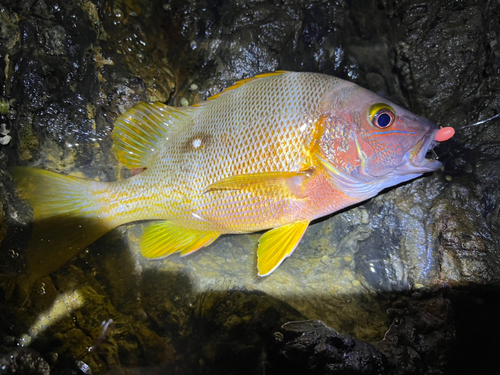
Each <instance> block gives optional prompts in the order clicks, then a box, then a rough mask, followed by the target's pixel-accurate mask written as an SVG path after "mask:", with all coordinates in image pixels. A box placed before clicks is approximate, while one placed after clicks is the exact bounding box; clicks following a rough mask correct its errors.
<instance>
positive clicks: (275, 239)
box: [257, 221, 309, 276]
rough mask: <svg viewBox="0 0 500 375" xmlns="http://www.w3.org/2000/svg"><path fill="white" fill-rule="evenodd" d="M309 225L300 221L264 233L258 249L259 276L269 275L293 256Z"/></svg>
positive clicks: (307, 222)
mask: <svg viewBox="0 0 500 375" xmlns="http://www.w3.org/2000/svg"><path fill="white" fill-rule="evenodd" d="M308 225H309V221H298V222H295V223H291V224H287V225H283V226H281V227H279V228H275V229H272V230H270V231H268V232H266V233H264V234H263V235H262V237H260V239H259V247H258V249H257V269H258V273H257V274H258V275H259V276H267V275H269V274H270V273H271V272H273V271H274V270H275V269H276V268H277V267H278V266H279V265H280V264H281V262H283V261H284V260H285V258H287V257H289V256H290V255H292V253H293V251H294V250H295V248H296V247H297V245H298V243H299V242H300V240H301V239H302V236H303V235H304V233H305V231H306V229H307V226H308Z"/></svg>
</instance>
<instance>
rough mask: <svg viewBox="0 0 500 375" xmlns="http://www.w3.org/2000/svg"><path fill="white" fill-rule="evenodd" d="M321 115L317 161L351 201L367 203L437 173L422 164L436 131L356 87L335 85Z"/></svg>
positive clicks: (432, 163) (434, 164) (429, 162)
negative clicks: (387, 190) (353, 198)
mask: <svg viewBox="0 0 500 375" xmlns="http://www.w3.org/2000/svg"><path fill="white" fill-rule="evenodd" d="M321 113H322V117H321V125H322V132H321V138H320V141H319V155H320V156H319V158H320V161H321V163H322V164H323V165H324V166H325V167H326V169H327V171H328V172H329V173H330V175H331V176H332V178H333V179H334V183H335V184H336V185H337V186H338V187H340V188H342V189H343V190H344V191H345V192H346V193H347V194H349V195H351V196H359V197H361V198H367V197H370V196H373V195H375V194H377V193H378V192H379V191H380V190H382V189H384V188H386V187H389V186H394V185H397V184H399V183H402V182H404V181H408V180H411V179H413V178H416V177H418V176H420V175H421V174H423V173H426V172H431V171H435V170H437V169H439V168H440V167H441V163H440V162H439V161H437V160H433V159H429V158H426V154H427V152H428V151H430V150H431V149H432V148H433V147H434V146H435V145H436V144H437V143H438V142H437V141H436V134H437V133H438V131H439V128H438V127H437V126H436V125H435V124H434V123H433V122H431V121H430V120H428V119H426V118H424V117H420V116H417V115H415V114H413V113H411V112H410V111H408V110H406V109H404V108H402V107H400V106H398V105H396V104H394V103H392V102H391V101H389V100H387V99H385V98H382V97H381V96H379V95H377V94H375V93H373V92H371V91H368V90H366V89H364V88H362V87H360V86H357V85H355V84H353V83H350V82H345V81H344V82H342V83H341V84H339V87H337V88H335V89H333V90H331V91H330V92H329V93H327V94H326V95H325V97H324V98H323V100H322V102H321Z"/></svg>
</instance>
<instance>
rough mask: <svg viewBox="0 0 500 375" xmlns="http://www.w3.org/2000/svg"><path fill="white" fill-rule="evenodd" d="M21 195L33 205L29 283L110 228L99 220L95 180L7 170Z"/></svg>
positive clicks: (43, 171)
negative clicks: (94, 191) (93, 198)
mask: <svg viewBox="0 0 500 375" xmlns="http://www.w3.org/2000/svg"><path fill="white" fill-rule="evenodd" d="M9 172H10V174H11V176H12V179H13V180H14V182H15V183H16V185H17V188H18V190H19V192H20V196H21V197H22V198H24V199H26V200H27V201H28V203H29V204H30V206H31V207H32V208H33V223H34V225H33V233H32V236H31V239H30V242H29V245H28V249H27V251H26V265H27V270H26V273H27V279H28V283H29V282H32V281H35V280H36V279H38V278H40V277H43V276H46V275H48V274H50V273H52V272H54V271H55V270H57V269H58V268H59V267H61V266H62V265H63V264H64V263H66V262H67V261H68V260H70V259H71V258H72V257H73V256H75V255H76V254H77V253H78V252H79V251H80V250H83V249H84V248H85V247H86V246H88V245H89V244H91V243H92V242H94V241H95V240H96V239H98V238H99V237H101V236H102V235H103V234H105V233H106V232H108V231H109V230H111V229H112V226H110V225H109V224H107V223H106V222H103V221H102V220H100V219H99V215H98V211H97V208H96V207H95V205H94V203H93V200H92V185H93V184H97V182H94V181H85V180H82V179H79V178H75V177H71V176H65V175H61V174H58V173H54V172H49V171H45V170H42V169H35V168H27V167H14V168H11V169H10V170H9Z"/></svg>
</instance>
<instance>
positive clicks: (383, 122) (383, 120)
mask: <svg viewBox="0 0 500 375" xmlns="http://www.w3.org/2000/svg"><path fill="white" fill-rule="evenodd" d="M390 123H391V116H389V115H388V114H387V113H382V114H380V115H379V116H378V117H377V125H378V126H380V127H381V128H385V127H386V126H387V125H389V124H390Z"/></svg>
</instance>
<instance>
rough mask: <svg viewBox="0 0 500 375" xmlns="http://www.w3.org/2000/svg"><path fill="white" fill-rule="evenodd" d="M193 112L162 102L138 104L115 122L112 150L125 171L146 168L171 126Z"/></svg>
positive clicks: (189, 109)
mask: <svg viewBox="0 0 500 375" xmlns="http://www.w3.org/2000/svg"><path fill="white" fill-rule="evenodd" d="M193 111H195V110H193V109H191V108H174V107H169V106H167V105H165V104H163V103H159V102H155V103H150V104H149V103H143V102H141V103H139V104H137V105H135V106H133V107H132V108H130V109H129V110H128V111H126V112H125V113H124V114H123V115H121V116H120V117H119V118H118V119H117V120H116V123H115V128H114V130H113V150H114V152H115V155H116V157H117V158H118V160H119V161H120V162H121V163H123V164H124V165H125V166H126V167H127V168H130V169H133V168H143V167H147V166H148V164H149V161H150V160H151V156H152V155H153V154H154V152H155V150H156V149H157V148H158V147H159V143H160V142H161V141H163V140H164V139H165V138H167V137H168V133H169V132H170V129H171V127H173V126H175V123H178V122H181V121H182V120H183V119H184V118H186V117H187V116H191V114H192V112H193Z"/></svg>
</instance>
